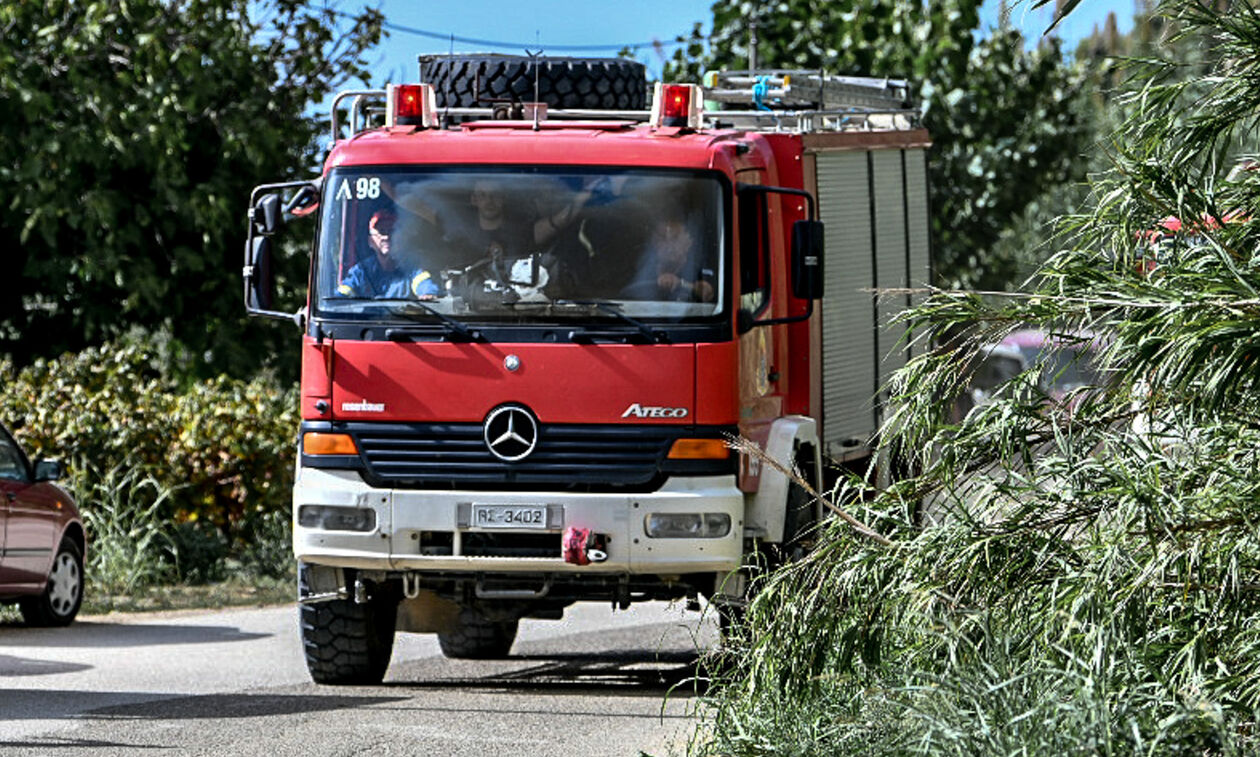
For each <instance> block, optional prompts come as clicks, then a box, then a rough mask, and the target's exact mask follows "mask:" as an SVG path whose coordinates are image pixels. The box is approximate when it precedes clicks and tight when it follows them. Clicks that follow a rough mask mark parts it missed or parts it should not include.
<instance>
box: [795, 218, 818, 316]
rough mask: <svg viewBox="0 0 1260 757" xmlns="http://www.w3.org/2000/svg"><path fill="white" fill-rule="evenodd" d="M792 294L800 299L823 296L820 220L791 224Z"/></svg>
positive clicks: (812, 298)
mask: <svg viewBox="0 0 1260 757" xmlns="http://www.w3.org/2000/svg"><path fill="white" fill-rule="evenodd" d="M792 294H793V295H794V296H796V297H798V298H799V299H802V300H817V299H820V298H821V297H822V296H823V225H822V221H797V222H796V223H794V224H792Z"/></svg>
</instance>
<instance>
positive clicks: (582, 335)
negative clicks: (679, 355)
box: [554, 300, 669, 344]
mask: <svg viewBox="0 0 1260 757" xmlns="http://www.w3.org/2000/svg"><path fill="white" fill-rule="evenodd" d="M554 304H556V305H586V306H588V307H594V308H598V309H599V310H600V312H602V313H607V314H608V315H611V316H613V317H614V318H620V319H621V320H623V321H625V322H626V323H628V324H630V325H631V326H634V327H635V328H636V329H638V330H639V333H640V334H642V335H643V336H644V337H646V338H647V340H648V341H649V342H651V343H652V344H660V343H661V342H668V341H669V335H668V334H666V333H665V332H664V331H658V330H657V329H654V328H652V327H651V326H649V325H648V324H646V323H644V322H643V321H640V320H638V319H636V318H631V317H630V316H628V315H626V314H625V313H623V312H621V304H620V303H617V302H612V301H610V300H556V301H555V303H554ZM608 336H610V334H608V333H607V332H600V331H592V330H590V329H582V330H574V331H570V332H569V339H570V340H572V341H575V342H578V341H589V340H591V339H594V338H598V337H608Z"/></svg>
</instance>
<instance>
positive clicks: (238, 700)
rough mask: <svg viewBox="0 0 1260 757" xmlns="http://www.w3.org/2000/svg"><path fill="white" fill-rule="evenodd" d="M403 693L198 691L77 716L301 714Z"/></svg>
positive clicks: (346, 707) (164, 717) (375, 701)
mask: <svg viewBox="0 0 1260 757" xmlns="http://www.w3.org/2000/svg"><path fill="white" fill-rule="evenodd" d="M405 699H406V697H394V696H357V695H347V694H324V693H321V692H320V691H318V690H316V691H313V692H310V691H308V692H306V693H302V694H250V693H240V694H201V695H196V696H185V697H175V698H172V699H159V700H156V701H149V702H140V703H135V704H122V705H113V706H108V707H98V708H95V709H90V710H88V711H87V712H85V713H83V714H82V715H79V716H78V719H80V720H97V721H100V720H110V721H114V720H232V719H237V718H258V717H272V716H280V715H304V714H312V713H319V712H330V711H333V710H353V709H356V708H359V707H370V706H372V705H379V704H390V703H394V702H400V701H404V700H405Z"/></svg>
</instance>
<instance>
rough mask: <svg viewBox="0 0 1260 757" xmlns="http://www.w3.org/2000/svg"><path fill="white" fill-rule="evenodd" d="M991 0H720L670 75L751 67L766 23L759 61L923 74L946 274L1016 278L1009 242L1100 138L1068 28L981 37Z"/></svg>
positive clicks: (992, 282)
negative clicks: (1018, 224)
mask: <svg viewBox="0 0 1260 757" xmlns="http://www.w3.org/2000/svg"><path fill="white" fill-rule="evenodd" d="M980 5H981V4H980V2H978V0H933V1H932V2H927V3H922V2H913V1H911V0H898V1H897V2H891V3H890V2H880V1H879V0H846V1H845V2H818V1H817V0H790V1H788V2H777V3H769V2H758V1H756V0H719V2H716V3H714V5H713V32H712V34H711V36H710V38H709V40H708V42H709V45H708V49H707V52H705V53H704V54H703V55H697V53H698V51H700V50H701V49H702V45H701V44H700V42H701V40H700V38H699V36H700V35H699V30H698V28H697V29H696V30H695V31H693V32H692V34H691V35H690V37H687V38H679V39H680V41H686V42H688V45H687V47H685V48H682V49H680V50H679V51H678V52H677V53H676V54H675V57H674V59H673V60H672V61H671V63H670V65H669V66H667V68H666V77H667V78H672V79H683V78H690V79H692V80H698V78H697V74H698V72H699V69H701V68H707V69H744V68H747V65H748V57H749V53H750V45H751V39H752V35H753V31H754V29H755V33H756V39H757V50H756V57H757V64H758V68H787V69H793V68H803V69H823V70H826V71H827V72H830V73H835V74H844V75H854V76H895V77H905V78H907V79H909V80H910V81H911V82H912V83H913V84H914V85H915V86H917V87H918V88H919V91H918V94H919V96H920V99H921V101H922V106H923V111H924V115H923V122H924V125H925V126H927V128H928V129H929V130H930V132H931V134H932V139H933V141H934V147H933V151H932V159H931V181H932V209H933V230H934V239H933V241H934V251H935V254H936V262H937V269H938V271H939V272H940V274H941V276H942V277H943V279H944V281H945V282H946V283H949V284H953V285H958V286H969V287H981V288H994V289H1002V288H1005V287H1007V286H1009V285H1011V284H1012V283H1013V279H1014V278H1015V277H1016V272H1017V270H1018V264H1019V256H1017V255H1014V254H1013V253H1011V254H1007V255H1005V256H1003V257H997V256H996V255H995V254H994V253H995V243H996V242H997V241H998V239H999V238H1000V237H1001V235H1002V233H1003V231H1004V230H1005V229H1007V228H1008V227H1009V226H1010V225H1011V224H1012V223H1013V222H1014V221H1015V220H1016V219H1017V218H1018V217H1019V216H1020V215H1021V214H1022V213H1023V212H1024V210H1025V208H1026V207H1027V206H1028V205H1029V203H1031V202H1032V201H1034V200H1035V199H1036V198H1037V197H1038V196H1039V195H1040V194H1041V193H1042V192H1043V191H1045V190H1047V189H1050V188H1052V187H1054V186H1056V185H1058V184H1062V183H1064V182H1067V181H1071V180H1074V179H1078V178H1081V177H1082V175H1083V174H1082V166H1083V163H1082V162H1081V161H1080V160H1079V157H1080V155H1081V154H1082V152H1084V151H1085V150H1086V149H1087V147H1088V145H1089V143H1090V137H1091V133H1090V129H1089V124H1090V122H1089V120H1088V118H1086V117H1085V116H1086V114H1085V113H1083V107H1084V104H1083V102H1082V98H1081V97H1080V94H1081V77H1080V75H1079V74H1078V72H1077V71H1076V70H1074V69H1073V68H1071V67H1069V66H1068V65H1067V64H1066V62H1065V61H1064V58H1063V55H1062V53H1061V51H1060V49H1059V44H1058V41H1057V40H1055V39H1053V38H1048V39H1046V40H1045V41H1043V43H1042V44H1040V45H1038V46H1037V47H1035V48H1033V49H1031V50H1029V49H1026V47H1027V46H1026V44H1025V40H1024V38H1023V37H1022V36H1021V35H1020V34H1019V32H1017V31H1015V30H1014V29H1011V28H999V29H997V30H994V31H992V32H991V33H990V34H988V35H986V36H984V37H982V38H979V39H978V38H977V31H978V29H979V27H980V15H979V9H980Z"/></svg>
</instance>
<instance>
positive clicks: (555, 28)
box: [341, 0, 1134, 85]
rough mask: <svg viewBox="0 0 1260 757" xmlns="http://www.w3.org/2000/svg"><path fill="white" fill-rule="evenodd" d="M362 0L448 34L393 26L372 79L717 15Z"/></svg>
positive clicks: (1099, 2)
mask: <svg viewBox="0 0 1260 757" xmlns="http://www.w3.org/2000/svg"><path fill="white" fill-rule="evenodd" d="M355 5H359V6H362V5H371V6H379V7H380V8H381V9H382V10H383V11H384V13H385V18H386V21H387V22H388V23H389V24H392V25H395V26H402V27H410V28H412V29H416V30H420V31H424V32H430V33H433V34H438V35H443V36H444V37H446V38H444V39H433V38H431V37H426V36H423V35H420V34H415V33H408V32H405V31H401V30H395V31H393V32H392V34H391V36H390V38H389V39H387V40H386V41H385V42H384V43H383V44H382V45H381V47H380V48H379V49H378V50H377V51H376V53H375V54H374V65H373V71H374V72H375V76H374V77H373V79H374V80H373V82H372V84H373V85H379V84H381V83H383V82H384V81H386V80H389V81H415V79H416V76H417V72H416V56H417V55H419V54H421V53H444V52H449V51H450V50H451V49H452V45H451V42H450V40H449V36H448V35H455V36H456V37H466V38H472V39H477V40H486V41H491V42H506V43H511V45H510V46H491V45H486V44H466V43H461V42H456V43H455V45H454V50H455V52H487V51H488V52H500V53H520V52H522V50H523V48H524V47H526V46H528V47H529V48H530V49H534V50H536V49H538V48H540V47H541V48H543V49H544V50H547V51H549V52H550V53H551V54H552V55H582V56H591V57H595V56H603V55H608V56H611V55H615V54H616V51H617V49H618V48H619V47H620V46H621V45H623V44H625V43H644V42H651V41H652V40H661V41H662V42H665V43H669V42H672V41H673V39H674V37H675V36H677V35H679V34H686V33H687V32H689V31H690V30H691V27H692V24H693V23H695V22H696V21H703V22H705V23H706V25H707V23H708V21H709V19H710V18H711V17H712V14H711V13H710V10H709V9H710V7H711V6H712V0H621V1H620V2H610V1H609V0H508V1H505V0H459V1H458V2H451V1H450V0H443V1H440V2H433V1H431V0H429V1H423V2H416V1H414V0H381V1H380V2H368V3H345V4H344V5H342V6H341V8H342V9H343V10H346V11H349V10H351V9H352V8H354V7H355ZM1011 5H1012V11H1011V20H1012V22H1013V23H1015V24H1016V25H1017V26H1019V27H1020V28H1021V29H1023V30H1024V32H1025V34H1026V35H1028V36H1030V37H1035V36H1038V35H1040V33H1041V32H1042V31H1043V30H1044V29H1045V28H1046V26H1048V25H1049V23H1050V19H1051V7H1052V6H1053V3H1050V5H1049V6H1047V7H1045V8H1041V9H1038V10H1031V9H1030V8H1029V5H1030V3H1028V2H1012V3H1011ZM1111 10H1114V11H1116V16H1117V18H1118V20H1119V21H1120V29H1121V31H1124V30H1126V29H1128V28H1129V27H1130V26H1131V20H1132V17H1133V10H1134V3H1133V0H1127V1H1126V0H1084V1H1083V2H1082V3H1081V5H1080V6H1078V8H1077V9H1076V11H1075V12H1074V13H1073V14H1072V15H1071V16H1069V17H1068V19H1067V20H1066V21H1065V22H1064V23H1063V25H1062V28H1061V29H1060V30H1059V32H1058V33H1059V36H1061V37H1062V38H1064V39H1065V40H1067V41H1069V42H1072V41H1075V40H1077V39H1079V38H1080V37H1082V36H1085V35H1088V34H1089V33H1090V31H1091V30H1092V29H1093V28H1094V26H1095V24H1097V25H1101V24H1102V22H1103V19H1105V18H1106V15H1107V12H1108V11H1111ZM997 15H998V2H997V1H996V0H986V4H985V9H984V19H985V23H986V24H988V25H994V24H996V23H997ZM706 28H707V26H706ZM561 45H601V46H605V48H606V49H604V50H590V51H580V52H579V51H565V50H559V49H557V47H558V46H561ZM1069 49H1070V46H1069ZM672 51H673V48H672V47H670V48H668V49H667V54H668V53H672ZM640 58H641V59H642V60H643V61H644V62H645V63H647V64H648V67H649V69H650V70H651V71H653V72H659V70H660V65H661V60H660V58H659V56H657V55H656V54H655V53H653V52H652V50H651V49H650V48H645V49H644V50H643V52H642V53H641V54H640Z"/></svg>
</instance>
